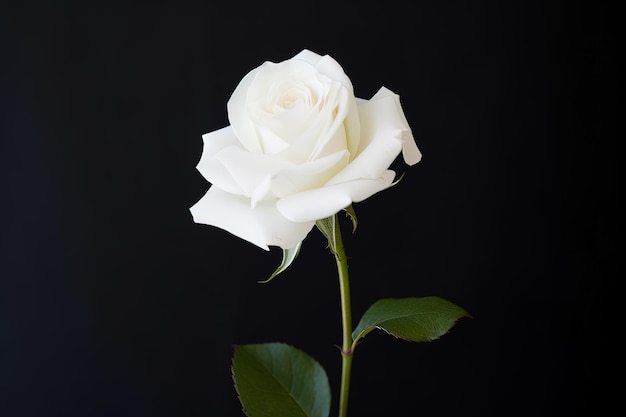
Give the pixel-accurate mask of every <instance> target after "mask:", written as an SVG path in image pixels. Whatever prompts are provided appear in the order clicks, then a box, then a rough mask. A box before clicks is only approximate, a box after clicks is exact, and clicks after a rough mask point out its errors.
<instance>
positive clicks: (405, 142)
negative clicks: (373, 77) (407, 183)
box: [370, 87, 422, 165]
mask: <svg viewBox="0 0 626 417" xmlns="http://www.w3.org/2000/svg"><path fill="white" fill-rule="evenodd" d="M384 98H391V99H392V100H393V102H394V104H395V106H396V110H397V112H398V114H399V115H400V116H401V117H402V119H403V122H404V125H405V126H406V128H405V129H403V131H402V157H403V158H404V162H406V163H407V164H408V165H415V164H417V163H418V162H419V161H420V160H421V159H422V153H421V152H420V150H419V149H418V148H417V144H416V143H415V138H414V137H413V133H412V132H411V128H410V127H409V122H408V121H407V120H406V116H405V115H404V111H403V110H402V105H401V104H400V96H398V95H397V94H396V93H394V92H393V91H391V90H389V89H387V88H385V87H382V88H381V89H380V90H378V92H377V93H376V94H374V97H372V98H371V100H370V101H376V100H379V99H384Z"/></svg>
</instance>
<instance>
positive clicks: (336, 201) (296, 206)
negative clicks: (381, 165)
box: [276, 170, 395, 222]
mask: <svg viewBox="0 0 626 417" xmlns="http://www.w3.org/2000/svg"><path fill="white" fill-rule="evenodd" d="M394 177H395V172H393V171H390V170H388V171H385V172H384V173H383V174H382V176H381V177H379V178H375V179H358V180H355V181H350V182H345V183H340V184H334V185H330V186H327V187H323V188H318V189H315V190H310V191H304V192H302V193H297V194H292V195H290V196H287V197H285V198H281V199H280V200H278V203H277V204H276V207H277V208H278V210H279V211H280V212H281V213H282V214H283V215H284V216H285V217H286V218H287V219H289V220H291V221H294V222H306V221H315V220H319V219H323V218H326V217H328V216H332V215H333V214H335V213H337V212H338V211H340V210H342V209H344V208H346V207H348V206H349V205H350V204H351V203H353V202H354V203H358V202H359V201H363V200H365V199H366V198H368V197H370V196H372V195H373V194H376V193H377V192H379V191H382V190H384V189H385V188H388V187H389V186H390V185H391V184H392V182H393V179H394Z"/></svg>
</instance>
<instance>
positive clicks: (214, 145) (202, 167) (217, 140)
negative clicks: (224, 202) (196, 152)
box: [196, 126, 244, 194]
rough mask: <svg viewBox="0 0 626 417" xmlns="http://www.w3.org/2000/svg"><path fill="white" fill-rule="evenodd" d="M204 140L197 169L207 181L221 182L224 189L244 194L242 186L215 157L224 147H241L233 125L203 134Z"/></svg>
mask: <svg viewBox="0 0 626 417" xmlns="http://www.w3.org/2000/svg"><path fill="white" fill-rule="evenodd" d="M202 140H203V148H202V156H201V157H200V161H199V162H198V165H196V169H197V170H198V171H200V173H201V174H202V176H203V177H204V178H206V179H207V181H209V182H211V183H212V184H219V187H220V188H222V189H223V190H225V191H228V192H231V193H234V194H244V190H243V189H242V188H241V186H240V185H239V184H237V182H235V181H234V180H233V178H232V176H231V175H230V173H229V172H228V171H227V170H226V168H225V167H224V166H223V165H222V164H221V163H220V161H219V160H218V159H216V158H215V155H217V154H219V153H220V152H222V151H223V150H224V149H228V148H231V147H237V148H240V147H241V145H240V144H239V141H238V140H237V137H236V136H235V133H234V132H233V130H232V129H231V127H230V126H226V127H224V128H222V129H219V130H215V131H213V132H209V133H205V134H204V135H202Z"/></svg>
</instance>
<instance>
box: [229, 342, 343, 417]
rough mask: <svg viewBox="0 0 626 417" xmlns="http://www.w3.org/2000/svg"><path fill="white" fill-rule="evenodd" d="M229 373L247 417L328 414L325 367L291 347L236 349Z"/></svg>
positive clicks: (274, 345)
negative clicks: (231, 375)
mask: <svg viewBox="0 0 626 417" xmlns="http://www.w3.org/2000/svg"><path fill="white" fill-rule="evenodd" d="M232 372H233V380H234V381H235V389H236V390H237V394H238V396H239V401H240V402H241V405H242V406H243V412H244V413H245V414H246V415H247V416H248V417H328V415H329V413H330V405H331V393H330V384H329V382H328V377H327V375H326V372H325V371H324V368H322V366H321V365H320V364H319V363H318V362H317V361H316V360H315V359H313V358H312V357H311V356H309V355H307V354H306V353H304V352H303V351H302V350H299V349H297V348H295V347H293V346H290V345H287V344H285V343H261V344H252V345H238V346H235V353H234V356H233V366H232Z"/></svg>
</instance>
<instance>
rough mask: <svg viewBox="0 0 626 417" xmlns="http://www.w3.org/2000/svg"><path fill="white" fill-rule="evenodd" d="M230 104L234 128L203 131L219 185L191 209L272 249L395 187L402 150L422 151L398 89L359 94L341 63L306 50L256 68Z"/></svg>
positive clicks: (208, 164)
mask: <svg viewBox="0 0 626 417" xmlns="http://www.w3.org/2000/svg"><path fill="white" fill-rule="evenodd" d="M227 110H228V119H229V122H230V125H229V126H226V127H224V128H222V129H219V130H216V131H213V132H209V133H206V134H204V135H203V136H202V138H203V144H204V148H203V151H202V156H201V158H200V161H199V163H198V166H197V169H198V171H199V172H200V173H201V174H202V175H203V176H204V177H205V178H206V180H207V181H208V182H210V183H211V187H210V188H209V190H208V191H207V193H206V194H205V195H204V196H203V197H202V198H201V199H200V200H199V201H198V202H197V203H196V204H195V205H193V206H192V207H191V209H190V210H191V213H192V216H193V219H194V221H195V222H196V223H202V224H207V225H213V226H216V227H219V228H221V229H224V230H226V231H228V232H230V233H232V234H234V235H236V236H239V237H240V238H242V239H245V240H247V241H249V242H251V243H253V244H255V245H257V246H259V247H261V248H263V249H265V250H269V246H279V247H281V248H283V249H284V250H287V249H293V248H296V247H298V246H299V244H300V242H302V240H304V238H305V237H306V236H307V234H308V233H309V232H310V231H311V229H312V228H313V226H314V225H315V222H316V220H319V219H323V218H327V217H329V216H332V215H333V214H335V213H337V212H339V211H340V210H342V209H344V208H346V207H348V206H349V205H351V204H352V203H355V202H360V201H362V200H365V199H366V198H368V197H370V196H372V195H373V194H375V193H377V192H379V191H382V190H384V189H386V188H388V187H389V186H391V185H392V184H393V181H394V179H395V172H394V171H391V170H389V167H390V165H391V164H392V162H393V161H394V160H395V159H396V157H397V156H398V155H399V154H400V153H402V155H403V158H404V161H405V162H406V163H407V164H408V165H414V164H416V163H417V162H419V161H420V159H421V157H422V155H421V153H420V151H419V149H418V148H417V145H416V143H415V140H414V138H413V134H412V132H411V129H410V127H409V124H408V122H407V120H406V117H405V116H404V112H403V110H402V107H401V105H400V99H399V97H398V95H396V94H395V93H393V92H392V91H390V90H388V89H387V88H385V87H382V88H381V89H380V90H379V91H378V92H377V93H376V94H375V95H374V96H373V97H372V98H371V99H369V100H365V99H361V98H357V97H355V96H354V90H353V87H352V83H351V81H350V79H349V78H348V77H347V76H346V74H345V73H344V71H343V69H342V67H341V66H340V65H339V64H338V63H337V61H335V60H334V59H333V58H331V57H330V56H328V55H325V56H320V55H318V54H316V53H314V52H312V51H309V50H306V49H305V50H303V51H302V52H300V53H299V54H297V55H296V56H294V57H293V58H291V59H288V60H285V61H282V62H279V63H273V62H265V63H263V64H262V65H261V66H259V67H257V68H255V69H254V70H252V71H250V72H249V73H248V74H247V75H246V76H245V77H244V78H243V79H242V80H241V81H240V83H239V85H238V86H237V87H236V88H235V90H234V92H233V94H232V96H231V97H230V100H229V101H228V104H227Z"/></svg>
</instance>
